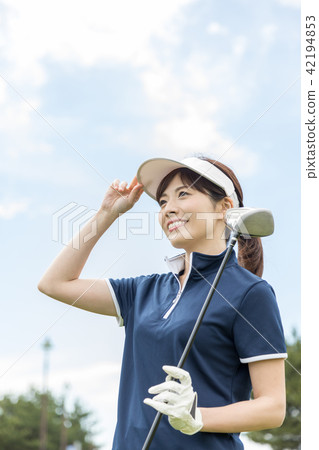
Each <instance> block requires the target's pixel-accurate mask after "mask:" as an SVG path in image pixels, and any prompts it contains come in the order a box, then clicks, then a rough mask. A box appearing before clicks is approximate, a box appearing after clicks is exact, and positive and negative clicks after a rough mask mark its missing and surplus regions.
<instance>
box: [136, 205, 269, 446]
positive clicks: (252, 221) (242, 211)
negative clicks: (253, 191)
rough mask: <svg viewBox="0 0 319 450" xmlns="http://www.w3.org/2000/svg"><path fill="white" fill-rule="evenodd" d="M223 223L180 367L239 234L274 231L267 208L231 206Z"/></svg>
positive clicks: (260, 234) (152, 430)
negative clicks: (224, 237) (221, 251)
mask: <svg viewBox="0 0 319 450" xmlns="http://www.w3.org/2000/svg"><path fill="white" fill-rule="evenodd" d="M225 223H226V227H227V228H228V229H230V230H231V236H230V239H229V245H228V248H227V251H226V253H225V256H224V258H223V261H222V262H221V265H220V267H219V269H218V272H217V274H216V277H215V279H214V282H213V284H212V285H211V288H210V290H209V292H208V295H207V297H206V300H205V302H204V304H203V306H202V309H201V311H200V313H199V315H198V317H197V320H196V323H195V325H194V328H193V330H192V332H191V334H190V336H189V338H188V341H187V344H186V346H185V348H184V351H183V354H182V356H181V358H180V360H179V362H178V364H177V367H178V368H182V367H183V365H184V364H185V361H186V359H187V356H188V354H189V352H190V349H191V347H192V345H193V342H194V339H195V336H196V334H197V331H198V330H199V327H200V325H201V323H202V320H203V318H204V315H205V312H206V310H207V308H208V306H209V304H210V301H211V299H212V297H213V294H214V292H215V290H216V287H217V285H218V282H219V280H220V277H221V275H222V273H223V271H224V268H225V266H226V264H227V261H228V259H229V256H230V254H231V252H232V250H233V248H234V246H235V244H236V242H237V240H238V238H239V236H240V235H242V236H244V237H247V238H249V237H264V236H269V235H270V234H272V233H273V232H274V219H273V215H272V213H271V211H269V210H267V209H258V208H244V207H243V208H231V209H229V210H228V211H227V213H226V215H225ZM162 415H163V414H162V413H160V412H158V413H157V414H156V416H155V419H154V421H153V424H152V426H151V428H150V430H149V432H148V435H147V437H146V439H145V442H144V445H143V447H142V450H147V449H149V447H150V445H151V442H152V440H153V438H154V435H155V433H156V430H157V428H158V425H159V423H160V421H161V418H162Z"/></svg>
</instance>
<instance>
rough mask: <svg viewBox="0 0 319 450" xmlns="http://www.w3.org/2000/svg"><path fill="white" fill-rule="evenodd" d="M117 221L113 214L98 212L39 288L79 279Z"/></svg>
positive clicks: (49, 269)
mask: <svg viewBox="0 0 319 450" xmlns="http://www.w3.org/2000/svg"><path fill="white" fill-rule="evenodd" d="M115 219H116V216H115V215H114V214H112V213H111V212H107V211H103V210H100V211H98V212H97V213H96V214H95V215H94V216H93V217H92V218H91V219H90V220H89V221H88V222H87V224H86V225H85V226H84V227H83V228H82V229H81V230H80V232H79V233H78V234H77V235H76V236H73V238H72V239H71V241H70V242H69V243H68V244H67V245H66V246H65V247H64V248H63V250H62V251H61V252H60V253H59V255H58V256H57V257H56V258H55V260H54V261H53V263H52V264H51V266H50V267H49V268H48V269H47V271H46V272H45V274H44V275H43V277H42V279H41V280H40V283H39V288H41V287H42V288H43V287H44V286H45V285H48V284H51V283H56V282H65V281H71V280H74V279H77V278H78V277H79V276H80V274H81V272H82V269H83V267H84V265H85V263H86V261H87V259H88V257H89V255H90V253H91V251H92V249H93V247H94V246H95V244H96V243H97V241H98V240H99V239H100V237H101V236H102V235H103V233H104V232H105V231H106V230H107V229H108V228H109V227H110V226H111V224H112V223H113V222H114V220H115ZM40 290H41V289H40Z"/></svg>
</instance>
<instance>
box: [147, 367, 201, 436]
mask: <svg viewBox="0 0 319 450" xmlns="http://www.w3.org/2000/svg"><path fill="white" fill-rule="evenodd" d="M163 370H164V371H165V372H166V373H167V374H168V376H167V377H166V379H165V382H164V383H161V384H158V385H156V386H152V387H151V388H150V389H149V390H148V392H149V393H150V394H157V395H155V397H153V399H150V398H146V399H144V403H146V405H149V406H152V407H153V408H154V409H156V410H157V411H159V412H161V413H162V414H166V415H167V416H168V421H169V423H170V424H171V426H172V427H173V428H175V430H179V431H181V432H182V433H184V434H195V433H197V432H198V431H199V430H201V428H202V427H203V422H202V415H201V412H200V410H199V408H197V393H196V392H194V390H193V386H192V380H191V377H190V375H189V373H188V372H186V370H183V369H179V368H178V367H175V366H163ZM178 380H179V381H178Z"/></svg>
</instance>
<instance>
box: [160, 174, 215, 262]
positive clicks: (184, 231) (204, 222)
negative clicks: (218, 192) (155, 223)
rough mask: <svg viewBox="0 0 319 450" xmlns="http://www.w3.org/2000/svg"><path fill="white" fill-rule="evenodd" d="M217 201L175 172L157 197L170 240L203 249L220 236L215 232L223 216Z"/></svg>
mask: <svg viewBox="0 0 319 450" xmlns="http://www.w3.org/2000/svg"><path fill="white" fill-rule="evenodd" d="M219 203H220V202H218V203H215V202H214V201H213V199H212V198H211V197H210V196H209V195H208V194H205V193H202V192H199V191H198V190H196V189H194V188H192V187H189V186H187V185H185V183H184V182H183V181H182V179H181V177H180V175H179V174H177V175H175V177H174V178H173V179H172V180H171V182H170V183H169V185H168V186H167V188H166V189H165V191H164V192H163V193H162V195H161V197H160V198H159V205H160V207H161V211H160V214H159V222H160V225H161V227H162V228H163V230H164V232H165V234H166V236H167V237H168V238H169V240H170V241H171V244H172V245H173V246H174V247H176V248H184V249H185V250H186V251H199V252H202V253H205V250H206V249H207V248H208V246H211V243H212V240H213V239H214V237H215V238H217V239H220V234H219V233H215V231H217V229H216V225H217V223H220V222H221V221H222V219H223V214H222V213H221V208H220V205H219ZM214 234H215V236H214Z"/></svg>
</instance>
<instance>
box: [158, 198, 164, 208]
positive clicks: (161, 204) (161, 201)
mask: <svg viewBox="0 0 319 450" xmlns="http://www.w3.org/2000/svg"><path fill="white" fill-rule="evenodd" d="M165 203H166V201H165V200H160V201H159V202H158V204H159V205H160V206H161V207H162V206H164V205H165Z"/></svg>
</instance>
